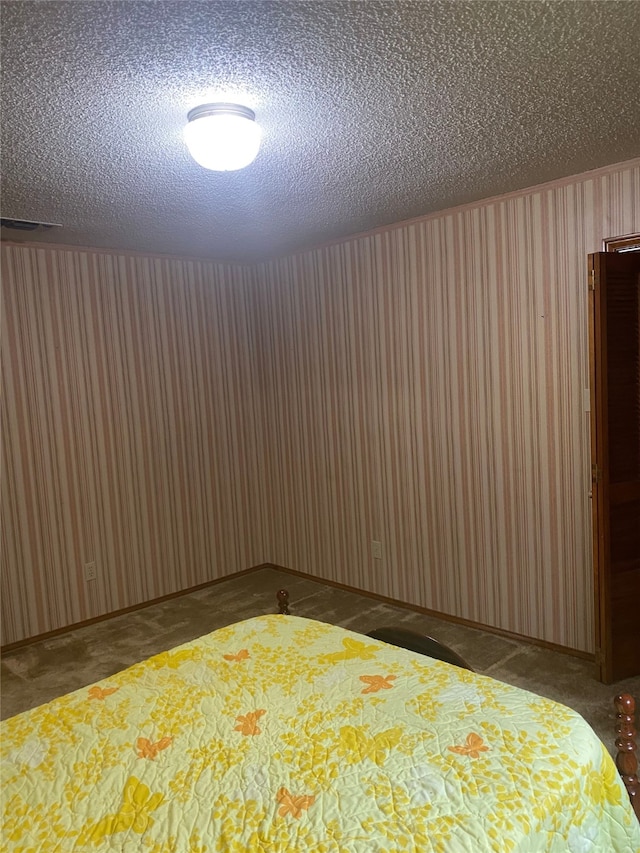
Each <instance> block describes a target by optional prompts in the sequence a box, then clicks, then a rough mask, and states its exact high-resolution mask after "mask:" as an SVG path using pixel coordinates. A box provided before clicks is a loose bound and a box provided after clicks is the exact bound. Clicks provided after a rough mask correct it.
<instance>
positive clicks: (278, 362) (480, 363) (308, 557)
mask: <svg viewBox="0 0 640 853" xmlns="http://www.w3.org/2000/svg"><path fill="white" fill-rule="evenodd" d="M639 230H640V161H635V162H633V163H628V164H623V165H621V166H618V167H613V168H610V169H606V170H602V171H600V172H598V173H591V174H589V175H585V176H582V177H578V178H574V179H571V180H568V181H562V182H559V183H557V184H554V185H547V186H545V187H541V188H537V189H533V190H531V191H527V192H523V193H519V194H514V195H512V196H509V197H503V198H499V199H495V200H491V201H489V202H486V203H483V204H476V205H471V206H468V207H465V208H461V209H458V210H455V211H451V212H447V213H443V214H440V215H437V216H431V217H428V218H426V219H423V220H421V221H417V222H414V223H411V224H407V225H403V226H401V227H397V228H395V229H391V230H383V231H380V232H379V233H375V234H372V235H369V236H363V237H361V238H358V239H352V240H348V241H345V242H343V243H341V244H339V245H335V246H329V247H327V248H321V249H318V250H317V251H313V252H307V253H304V254H300V255H296V256H294V257H289V258H285V259H283V260H280V261H277V262H273V263H269V264H265V265H263V266H261V267H260V268H259V270H258V280H259V281H260V282H261V289H260V293H259V296H260V299H261V310H260V315H261V329H262V334H263V338H262V344H261V346H262V349H263V351H264V353H265V363H264V378H263V383H262V385H261V387H263V388H264V389H265V393H264V396H263V400H262V408H263V411H264V413H265V417H266V425H265V427H266V435H267V439H266V443H267V445H268V446H269V447H270V448H271V453H270V454H269V469H268V470H269V474H268V477H269V488H270V491H271V495H272V498H271V517H270V521H271V525H272V530H271V537H270V545H271V550H270V551H269V554H268V559H269V560H271V561H273V562H275V563H277V564H281V565H285V566H289V567H293V568H296V569H299V570H302V571H305V572H310V573H311V574H313V575H318V576H320V577H324V578H329V579H331V580H335V581H341V582H343V583H346V584H350V585H353V586H356V587H359V588H361V589H367V590H371V591H375V592H377V593H380V594H383V595H389V596H392V597H394V598H399V599H402V600H403V601H408V602H412V603H414V604H417V605H421V606H424V607H428V608H432V609H435V610H439V611H442V612H445V613H448V614H452V615H456V616H459V617H462V618H465V619H470V620H473V621H476V622H481V623H485V624H488V625H492V626H495V627H499V628H502V629H504V630H508V631H513V632H516V633H519V634H524V635H527V636H530V637H535V638H539V639H543V640H546V641H549V642H553V643H558V644H561V645H564V646H569V647H572V648H575V649H580V650H583V651H592V650H593V581H592V569H591V542H590V536H591V534H590V506H589V497H588V493H589V487H590V469H589V443H588V437H589V432H588V429H589V426H588V414H586V413H585V408H584V389H585V388H587V387H588V375H589V374H588V353H587V347H588V337H587V290H586V275H585V270H586V257H587V254H588V253H589V252H593V251H599V250H601V248H602V240H603V238H605V237H608V236H613V235H618V234H628V233H631V232H634V231H639ZM265 326H266V329H265ZM372 540H376V541H379V542H381V543H382V552H383V558H382V560H376V559H373V557H372V550H371V542H372Z"/></svg>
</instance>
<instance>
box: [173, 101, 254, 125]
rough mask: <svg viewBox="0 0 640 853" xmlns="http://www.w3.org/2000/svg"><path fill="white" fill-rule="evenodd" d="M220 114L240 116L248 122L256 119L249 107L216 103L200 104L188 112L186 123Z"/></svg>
mask: <svg viewBox="0 0 640 853" xmlns="http://www.w3.org/2000/svg"><path fill="white" fill-rule="evenodd" d="M220 114H224V115H235V116H242V118H248V119H249V120H250V121H255V119H256V114H255V113H254V111H253V110H251V109H249V107H243V106H242V105H241V104H228V103H216V104H200V106H198V107H194V108H193V109H192V110H189V112H188V113H187V121H195V120H196V119H197V118H202V117H203V116H214V115H220Z"/></svg>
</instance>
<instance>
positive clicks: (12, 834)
mask: <svg viewBox="0 0 640 853" xmlns="http://www.w3.org/2000/svg"><path fill="white" fill-rule="evenodd" d="M0 748H1V759H2V777H3V788H4V798H3V817H2V831H3V835H2V838H3V842H4V844H5V849H7V850H8V851H14V853H17V851H20V853H27V851H38V853H46V851H60V850H69V851H74V853H77V851H98V853H100V851H107V850H109V851H112V850H123V851H128V850H131V851H134V850H135V851H138V850H139V851H142V853H168V851H185V853H187V851H188V852H189V853H215V851H229V853H245V851H273V853H279V852H280V851H283V852H284V851H305V853H306V851H308V853H333V851H336V853H338V851H340V853H342V851H345V852H346V851H355V853H358V851H362V853H374V851H379V853H383V851H386V852H387V853H391V851H402V853H411V851H420V853H424V851H464V850H474V851H484V850H486V851H496V853H510V851H513V853H527V851H530V853H540V851H546V850H548V851H555V850H557V851H563V853H566V851H569V853H588V851H598V850H611V851H616V850H620V851H623V850H624V851H625V853H626V851H634V853H637V851H640V829H639V827H638V824H637V822H636V821H635V818H634V816H633V813H632V811H631V808H630V805H629V802H628V799H627V796H626V792H625V790H624V787H623V785H622V783H621V781H620V779H619V777H618V774H617V772H616V770H615V766H614V764H613V762H612V760H611V758H610V757H609V755H608V753H607V751H606V749H605V748H604V746H603V745H602V744H601V743H600V741H599V740H598V738H597V737H596V736H595V734H594V733H593V731H592V730H591V729H590V728H589V726H588V725H587V724H586V723H585V722H584V721H583V720H582V719H581V718H580V717H579V716H578V715H577V714H576V713H574V712H573V711H571V710H569V709H568V708H566V707H564V706H562V705H558V704H556V703H554V702H551V701H550V700H547V699H544V698H542V697H539V696H535V695H534V694H531V693H528V692H526V691H523V690H519V689H517V688H515V687H510V686H507V685H504V684H501V683H499V682H497V681H494V680H493V679H490V678H486V677H483V676H480V675H476V674H474V673H472V672H469V671H466V670H461V669H458V668H457V667H453V666H450V665H448V664H445V663H442V662H439V661H434V660H431V659H429V658H425V657H421V656H420V655H417V654H413V653H411V652H406V651H404V650H401V649H396V648H394V647H391V646H388V645H385V644H384V643H381V642H378V641H373V640H371V639H370V638H368V637H366V638H363V637H361V636H359V635H357V634H354V633H352V632H349V631H345V630H343V629H341V628H336V627H334V626H331V625H327V624H324V623H321V622H316V621H313V620H308V619H302V618H299V617H293V616H263V617H257V618H255V619H250V620H247V621H245V622H240V623H237V624H234V625H230V626H228V627H226V628H223V629H220V630H218V631H214V632H213V633H212V634H209V635H207V636H205V637H202V638H200V639H199V640H196V641H194V642H192V643H187V644H185V645H183V646H180V647H179V648H177V649H172V650H171V651H169V652H165V653H163V654H161V655H158V656H156V657H154V658H151V659H150V660H148V661H145V662H143V663H140V664H137V665H136V666H133V667H131V668H129V669H127V670H124V671H123V672H121V673H118V674H117V675H114V676H113V677H111V678H108V679H106V680H105V681H103V682H100V683H99V684H97V685H91V686H89V687H87V688H84V689H82V690H78V691H76V692H74V693H71V694H69V695H67V696H63V697H61V698H60V699H57V700H55V701H53V702H51V703H49V704H47V705H43V706H41V707H40V708H36V709H34V710H32V711H28V712H26V713H24V714H20V715H18V716H17V717H14V718H12V719H10V720H7V721H5V722H4V723H3V724H2V744H1V747H0Z"/></svg>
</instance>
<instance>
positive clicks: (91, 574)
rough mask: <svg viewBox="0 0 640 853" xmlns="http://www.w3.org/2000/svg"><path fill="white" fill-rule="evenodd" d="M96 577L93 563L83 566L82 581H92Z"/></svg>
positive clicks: (96, 573)
mask: <svg viewBox="0 0 640 853" xmlns="http://www.w3.org/2000/svg"><path fill="white" fill-rule="evenodd" d="M97 577H98V572H97V570H96V564H95V563H85V564H84V579H85V580H86V581H94V580H95V579H96V578H97Z"/></svg>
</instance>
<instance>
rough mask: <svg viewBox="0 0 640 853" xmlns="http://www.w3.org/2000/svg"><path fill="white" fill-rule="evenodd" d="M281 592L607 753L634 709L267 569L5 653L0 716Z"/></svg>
mask: <svg viewBox="0 0 640 853" xmlns="http://www.w3.org/2000/svg"><path fill="white" fill-rule="evenodd" d="M281 587H285V588H286V589H288V590H289V593H290V597H291V612H292V613H293V614H295V615H296V616H306V617H309V618H312V619H318V620H320V621H323V622H329V623H331V624H333V625H341V626H342V627H343V628H349V629H350V630H352V631H358V632H362V633H366V632H367V631H371V630H373V629H374V628H380V627H382V626H386V625H395V626H401V627H405V628H410V629H412V630H415V631H420V632H421V633H424V634H429V635H430V636H433V637H435V638H436V639H438V640H440V641H441V642H442V643H445V644H446V645H448V646H450V647H451V648H452V649H454V651H456V652H458V654H459V655H460V656H461V657H462V658H463V659H464V660H466V661H467V662H468V663H469V664H470V666H472V667H473V669H475V671H476V672H479V673H482V674H484V675H490V676H491V677H492V678H496V679H498V680H500V681H504V682H507V683H508V684H513V685H515V686H517V687H522V688H524V689H526V690H530V691H532V692H533V693H538V694H540V695H542V696H546V697H548V698H549V699H555V700H556V701H558V702H562V703H563V704H564V705H568V706H569V707H570V708H573V709H574V710H576V711H578V713H580V714H581V715H582V716H583V717H584V718H585V719H586V720H587V722H588V723H589V724H590V725H591V726H592V727H593V729H594V730H595V731H596V733H597V734H598V736H599V737H600V739H601V740H602V741H603V743H605V745H606V746H607V747H608V748H609V750H610V751H613V748H614V747H613V740H614V735H613V731H614V710H613V697H614V695H616V694H617V693H621V692H628V693H632V694H633V695H634V696H635V697H636V699H639V700H640V677H635V678H630V679H626V680H625V681H621V682H618V683H617V684H615V685H613V686H608V685H604V684H600V683H599V682H598V681H596V680H595V678H594V675H593V671H594V665H593V664H592V663H590V662H589V661H585V660H581V659H580V658H576V657H573V656H571V655H567V654H562V653H560V652H555V651H550V650H548V649H542V648H539V647H538V646H534V645H530V644H528V643H524V642H518V641H516V640H512V639H507V638H504V637H500V636H497V635H496V634H491V633H488V632H486V631H481V630H477V629H474V628H468V627H465V626H464V625H457V624H455V623H452V622H447V621H445V620H442V619H437V618H435V617H432V616H425V615H423V614H420V613H416V612H414V611H412V610H409V609H406V608H402V607H396V606H394V605H390V604H386V603H383V602H380V601H376V600H375V599H371V598H368V597H367V596H364V595H358V594H356V593H353V592H349V591H346V590H341V589H335V588H334V587H331V586H328V585H326V584H323V583H322V582H320V581H314V580H311V579H309V578H306V577H299V576H297V575H291V574H288V573H284V572H280V571H277V570H275V569H270V568H263V569H259V570H257V571H255V572H251V573H249V574H246V575H240V576H237V577H233V578H230V579H228V580H225V581H223V582H221V583H219V584H215V585H213V586H209V587H207V588H205V589H201V590H198V591H196V592H192V593H188V594H185V595H182V596H180V597H178V598H173V599H170V600H168V601H164V602H161V603H160V604H154V605H152V606H150V607H145V608H144V609H142V610H136V611H133V612H131V613H127V614H124V615H122V616H115V617H113V618H111V619H107V620H105V621H103V622H97V623H95V624H93V625H88V626H86V627H83V628H77V629H75V630H72V631H69V632H67V633H65V634H61V635H59V636H56V637H52V638H50V639H48V640H40V641H38V642H36V643H32V644H31V645H28V646H24V647H22V648H20V649H16V650H14V651H10V652H7V653H6V654H5V655H4V656H3V658H2V661H1V664H0V669H1V680H0V687H1V699H0V710H1V717H2V719H6V718H7V717H11V716H13V715H14V714H18V713H20V712H22V711H26V710H27V709H29V708H33V707H36V706H37V705H41V704H42V703H44V702H49V701H50V700H51V699H54V698H56V697H57V696H62V695H63V694H65V693H69V692H71V691H72V690H77V689H79V688H81V687H86V686H87V685H88V684H92V683H94V682H96V681H100V680H101V679H103V678H108V677H110V676H112V675H114V673H116V672H119V671H120V670H121V669H125V668H126V667H128V666H131V665H132V664H134V663H137V662H139V661H141V660H144V659H145V658H148V657H150V656H151V655H154V654H158V653H159V652H162V651H165V650H166V649H170V648H172V647H173V646H176V645H179V644H180V643H185V642H187V641H188V640H192V639H194V638H196V637H200V636H202V635H203V634H208V633H209V632H210V631H213V630H215V629H216V628H222V627H224V626H225V625H229V624H230V623H231V622H237V621H240V620H242V619H248V618H250V617H252V616H257V615H260V614H263V613H273V612H275V610H276V603H275V593H276V591H277V590H278V589H280V588H281Z"/></svg>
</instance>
